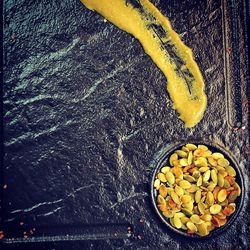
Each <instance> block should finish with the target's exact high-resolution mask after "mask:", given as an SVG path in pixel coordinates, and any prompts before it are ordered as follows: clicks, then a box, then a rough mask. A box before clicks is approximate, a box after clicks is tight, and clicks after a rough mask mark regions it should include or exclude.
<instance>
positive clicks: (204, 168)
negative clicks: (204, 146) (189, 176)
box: [199, 167, 209, 173]
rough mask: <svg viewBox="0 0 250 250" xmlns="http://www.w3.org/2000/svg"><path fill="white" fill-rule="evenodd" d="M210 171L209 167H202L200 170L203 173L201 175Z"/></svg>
mask: <svg viewBox="0 0 250 250" xmlns="http://www.w3.org/2000/svg"><path fill="white" fill-rule="evenodd" d="M208 170H209V167H201V168H200V169H199V171H200V172H201V173H205V172H206V171H208Z"/></svg>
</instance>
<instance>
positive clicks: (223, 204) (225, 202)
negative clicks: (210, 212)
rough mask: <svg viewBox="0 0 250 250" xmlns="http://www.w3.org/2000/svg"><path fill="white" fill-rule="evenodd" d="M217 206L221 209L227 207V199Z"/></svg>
mask: <svg viewBox="0 0 250 250" xmlns="http://www.w3.org/2000/svg"><path fill="white" fill-rule="evenodd" d="M219 205H221V206H222V207H225V206H227V205H228V199H225V200H224V201H222V202H219Z"/></svg>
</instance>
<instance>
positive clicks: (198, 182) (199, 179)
mask: <svg viewBox="0 0 250 250" xmlns="http://www.w3.org/2000/svg"><path fill="white" fill-rule="evenodd" d="M201 185H202V176H200V177H199V178H198V180H197V187H200V186H201Z"/></svg>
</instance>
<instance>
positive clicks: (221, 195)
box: [218, 189, 227, 202]
mask: <svg viewBox="0 0 250 250" xmlns="http://www.w3.org/2000/svg"><path fill="white" fill-rule="evenodd" d="M226 198H227V191H226V189H221V190H220V191H219V193H218V201H219V202H223V201H224V200H225V199H226Z"/></svg>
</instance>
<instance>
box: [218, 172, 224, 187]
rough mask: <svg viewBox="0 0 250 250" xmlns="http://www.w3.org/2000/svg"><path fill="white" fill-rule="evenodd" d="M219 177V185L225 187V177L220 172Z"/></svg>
mask: <svg viewBox="0 0 250 250" xmlns="http://www.w3.org/2000/svg"><path fill="white" fill-rule="evenodd" d="M217 177H218V185H219V187H223V186H224V182H225V180H224V177H223V176H222V175H221V174H220V173H219V174H218V175H217Z"/></svg>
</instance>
